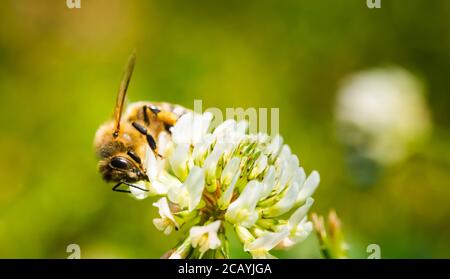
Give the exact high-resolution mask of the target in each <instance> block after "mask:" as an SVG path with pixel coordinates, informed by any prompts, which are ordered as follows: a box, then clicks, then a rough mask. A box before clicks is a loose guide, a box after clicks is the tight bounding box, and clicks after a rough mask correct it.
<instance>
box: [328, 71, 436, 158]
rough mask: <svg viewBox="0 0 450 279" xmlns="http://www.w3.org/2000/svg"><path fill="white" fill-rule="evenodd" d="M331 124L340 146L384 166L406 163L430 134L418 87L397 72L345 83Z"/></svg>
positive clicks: (363, 74)
mask: <svg viewBox="0 0 450 279" xmlns="http://www.w3.org/2000/svg"><path fill="white" fill-rule="evenodd" d="M336 118H337V122H338V127H339V137H340V139H341V140H342V141H343V143H345V144H346V145H348V146H349V147H351V148H352V149H353V150H356V151H357V152H360V153H361V154H362V155H363V156H366V157H368V158H370V159H372V160H374V161H376V162H378V163H380V164H384V165H389V164H393V163H397V162H400V161H402V160H404V159H405V158H407V157H408V156H409V155H410V154H411V152H413V151H414V148H416V146H417V144H420V143H421V142H423V141H424V140H425V139H426V138H427V136H428V135H429V132H430V129H431V120H430V113H429V109H428V107H427V103H426V100H425V97H424V86H423V85H422V83H421V82H420V81H418V80H417V79H416V78H415V77H414V76H413V75H412V74H410V73H409V72H407V71H405V70H403V69H400V68H388V69H381V68H380V69H372V70H368V71H363V72H360V73H357V74H354V75H352V76H350V77H349V78H347V79H346V80H345V82H344V84H343V86H342V87H341V89H340V90H339V92H338V99H337V104H336Z"/></svg>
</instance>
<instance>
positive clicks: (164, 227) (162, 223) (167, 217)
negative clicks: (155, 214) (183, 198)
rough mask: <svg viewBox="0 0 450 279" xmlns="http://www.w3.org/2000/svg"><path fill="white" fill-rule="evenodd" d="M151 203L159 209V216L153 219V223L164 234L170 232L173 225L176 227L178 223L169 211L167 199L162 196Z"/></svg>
mask: <svg viewBox="0 0 450 279" xmlns="http://www.w3.org/2000/svg"><path fill="white" fill-rule="evenodd" d="M153 205H154V206H155V207H157V208H158V209H159V215H160V216H161V218H156V219H153V224H154V225H155V227H156V228H157V229H158V230H160V231H163V232H164V234H170V233H171V232H172V230H173V229H174V228H175V227H178V224H177V221H175V218H174V217H173V215H172V212H171V211H170V208H169V203H168V202H167V199H166V198H165V197H163V198H161V199H159V200H158V201H157V202H155V203H153Z"/></svg>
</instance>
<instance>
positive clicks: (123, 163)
mask: <svg viewBox="0 0 450 279" xmlns="http://www.w3.org/2000/svg"><path fill="white" fill-rule="evenodd" d="M109 164H110V165H111V167H113V168H115V169H130V168H131V163H130V162H128V160H127V159H125V158H123V157H114V158H112V159H111V162H110V163H109Z"/></svg>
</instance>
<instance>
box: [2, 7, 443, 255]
mask: <svg viewBox="0 0 450 279" xmlns="http://www.w3.org/2000/svg"><path fill="white" fill-rule="evenodd" d="M365 2H366V1H365V0H364V1H363V0H322V1H315V0H314V1H313V0H291V1H265V0H258V1H256V0H255V1H236V0H231V1H181V0H180V1H176V0H161V1H156V0H155V1H148V0H140V1H125V0H114V1H112V0H81V9H68V8H67V7H66V1H65V0H47V1H32V0H28V1H26V0H9V1H2V2H1V4H0V124H1V125H0V127H1V129H0V146H1V148H2V152H1V155H0V158H1V159H0V178H1V186H0V187H1V188H0V190H1V192H0V257H2V258H9V257H11V258H22V257H25V258H41V257H45V258H47V257H50V258H65V257H67V253H66V246H67V245H68V244H70V243H76V244H79V245H80V246H81V257H83V258H92V257H108V258H109V257H111V258H155V257H159V256H160V255H162V254H163V253H164V252H165V251H167V250H168V249H169V248H171V245H172V244H174V243H175V241H176V239H177V238H176V235H173V236H171V237H166V236H164V235H163V234H162V233H161V232H158V231H157V230H156V229H155V228H154V226H153V224H152V218H154V216H156V214H157V212H156V211H157V210H156V209H155V208H154V207H152V202H153V201H154V200H153V199H151V198H149V199H146V200H143V201H136V200H134V199H133V198H131V197H129V196H127V195H122V194H118V193H113V192H112V191H111V190H110V189H111V186H112V185H108V184H106V183H105V182H103V181H102V180H101V177H100V175H99V174H98V173H97V169H96V158H95V156H94V152H93V148H92V140H93V135H94V133H95V131H96V129H97V127H98V126H99V125H100V124H101V123H102V122H103V121H105V120H107V119H108V118H109V117H110V116H111V114H112V111H113V105H114V101H115V94H116V92H117V89H118V85H119V81H120V78H121V74H122V70H123V66H124V64H125V62H126V59H127V57H128V55H129V53H130V52H131V50H132V49H133V48H135V47H136V48H137V56H138V58H137V64H136V68H135V74H134V76H133V79H132V81H131V84H130V88H129V95H128V97H129V100H130V101H137V100H158V101H169V102H174V103H179V104H182V105H184V106H187V107H192V106H193V100H194V99H202V100H203V107H204V108H206V107H211V106H214V107H219V108H222V109H224V108H227V107H239V106H240V107H244V108H247V107H256V108H258V107H267V108H272V107H276V108H280V122H281V128H280V132H281V134H282V135H283V136H284V138H285V141H286V143H288V144H289V145H290V146H291V147H292V149H293V151H294V152H295V153H296V154H298V156H299V158H300V160H301V163H302V165H303V166H304V167H305V169H306V170H307V172H310V171H311V170H313V169H317V170H318V171H319V172H320V174H321V177H322V182H321V185H320V187H319V189H318V191H317V192H316V194H315V200H316V203H315V205H314V207H313V211H317V212H319V213H321V214H325V213H326V212H328V209H329V208H331V207H332V208H335V209H336V210H337V212H338V214H339V216H340V217H341V219H342V222H343V230H344V233H345V237H346V240H347V242H348V243H349V244H350V257H363V258H364V257H367V253H366V247H367V245H368V244H371V243H376V244H379V245H380V246H381V254H382V257H387V258H394V257H402V258H422V257H424V258H429V257H450V250H449V248H450V221H449V220H450V202H449V200H450V171H449V170H450V167H449V164H450V135H449V130H448V129H449V126H450V117H449V113H448V111H449V108H450V94H449V88H450V86H449V81H448V75H449V74H450V29H449V28H448V27H449V26H450V21H449V19H450V1H446V0H440V1H420V0H415V1H411V0H395V1H388V0H382V5H383V6H382V8H381V9H379V10H370V9H368V8H367V7H366V4H365ZM385 64H395V65H400V66H401V67H404V68H406V69H408V70H410V71H412V72H414V73H415V74H416V75H418V76H420V77H421V79H423V81H424V82H425V84H426V86H427V88H428V95H427V101H428V103H429V104H430V108H431V113H432V116H433V123H434V132H433V135H432V137H431V139H430V140H429V142H427V144H426V145H425V146H423V148H422V149H421V150H419V152H418V153H416V155H415V156H413V157H412V158H410V159H409V160H407V161H406V162H404V163H402V164H401V165H397V166H393V167H389V168H387V169H384V170H383V171H382V172H381V173H380V174H379V177H378V180H377V181H376V182H375V183H373V185H371V186H361V185H359V184H358V183H356V182H355V180H354V179H353V176H354V170H353V169H352V168H349V167H348V165H347V164H346V158H345V156H346V155H345V150H344V148H343V147H342V146H341V145H340V144H339V143H338V141H337V139H336V133H335V125H334V116H333V112H334V103H335V94H336V93H335V92H336V91H337V89H338V87H339V84H340V81H341V79H342V78H343V77H345V76H346V75H348V74H351V73H352V72H354V71H358V70H361V69H365V68H370V67H376V66H382V65H385ZM232 248H233V251H232V255H233V256H234V257H244V256H246V255H245V254H244V253H243V252H240V250H239V249H240V248H239V246H238V245H237V244H236V243H234V242H233V244H232ZM276 255H278V256H280V257H289V258H297V257H320V254H319V246H318V242H317V239H316V237H315V236H314V235H311V236H310V237H309V238H308V240H307V241H305V242H304V243H302V244H299V245H297V246H295V247H294V248H293V249H291V250H289V251H283V252H279V253H277V254H276Z"/></svg>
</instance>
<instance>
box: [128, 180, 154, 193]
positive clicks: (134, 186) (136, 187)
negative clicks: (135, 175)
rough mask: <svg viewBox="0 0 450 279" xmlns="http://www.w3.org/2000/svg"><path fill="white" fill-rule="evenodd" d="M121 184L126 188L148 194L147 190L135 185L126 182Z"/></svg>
mask: <svg viewBox="0 0 450 279" xmlns="http://www.w3.org/2000/svg"><path fill="white" fill-rule="evenodd" d="M123 184H125V185H127V186H128V187H133V188H135V189H138V190H141V191H144V192H148V190H147V189H144V188H141V187H139V186H136V185H134V184H131V183H128V182H123Z"/></svg>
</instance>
